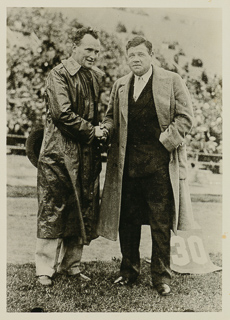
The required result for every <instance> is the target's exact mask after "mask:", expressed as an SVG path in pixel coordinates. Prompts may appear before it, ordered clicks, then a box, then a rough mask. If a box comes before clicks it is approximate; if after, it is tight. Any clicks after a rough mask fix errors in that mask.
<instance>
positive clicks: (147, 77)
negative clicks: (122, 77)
mask: <svg viewBox="0 0 230 320" xmlns="http://www.w3.org/2000/svg"><path fill="white" fill-rule="evenodd" d="M152 72H153V69H152V66H151V67H150V68H149V70H148V71H147V72H146V73H145V74H143V75H142V76H141V78H142V79H143V81H144V82H145V83H147V82H148V80H149V78H150V77H151V75H152ZM134 77H135V82H136V81H137V80H138V79H139V76H137V75H134Z"/></svg>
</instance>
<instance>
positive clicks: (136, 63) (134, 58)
mask: <svg viewBox="0 0 230 320" xmlns="http://www.w3.org/2000/svg"><path fill="white" fill-rule="evenodd" d="M127 56H128V65H129V67H130V69H131V70H132V71H133V73H134V74H136V75H137V76H142V75H143V74H145V73H146V72H147V71H148V70H149V68H150V66H151V61H152V53H151V54H149V52H148V49H147V48H146V46H145V45H144V44H143V43H142V44H140V45H139V46H136V47H131V48H129V49H128V51H127Z"/></svg>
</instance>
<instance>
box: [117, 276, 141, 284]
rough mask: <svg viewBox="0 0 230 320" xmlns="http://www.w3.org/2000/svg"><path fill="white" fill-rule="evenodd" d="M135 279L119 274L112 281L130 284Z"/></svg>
mask: <svg viewBox="0 0 230 320" xmlns="http://www.w3.org/2000/svg"><path fill="white" fill-rule="evenodd" d="M135 281H136V279H129V278H126V277H124V276H120V277H118V278H117V279H116V280H115V281H114V284H119V285H121V286H124V285H132V284H133V283H134V282H135Z"/></svg>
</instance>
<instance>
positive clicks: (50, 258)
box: [35, 237, 83, 277]
mask: <svg viewBox="0 0 230 320" xmlns="http://www.w3.org/2000/svg"><path fill="white" fill-rule="evenodd" d="M82 252H83V245H79V244H78V243H77V239H75V238H74V237H70V238H63V239H60V238H59V239H40V238H37V243H36V252H35V264H36V275H37V276H42V275H47V276H49V277H52V276H53V275H54V274H55V273H56V272H57V273H68V274H69V275H75V274H78V273H80V269H79V266H80V261H81V257H82Z"/></svg>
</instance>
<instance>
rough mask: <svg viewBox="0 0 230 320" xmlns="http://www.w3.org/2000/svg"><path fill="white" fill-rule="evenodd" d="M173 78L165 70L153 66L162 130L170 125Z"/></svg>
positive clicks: (154, 94)
mask: <svg viewBox="0 0 230 320" xmlns="http://www.w3.org/2000/svg"><path fill="white" fill-rule="evenodd" d="M170 95H171V78H170V77H169V76H168V75H167V74H166V72H165V70H163V69H160V68H158V67H156V66H153V98H154V102H155V106H156V112H157V116H158V121H159V124H160V127H161V130H162V131H163V130H165V126H168V125H169V124H170Z"/></svg>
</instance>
